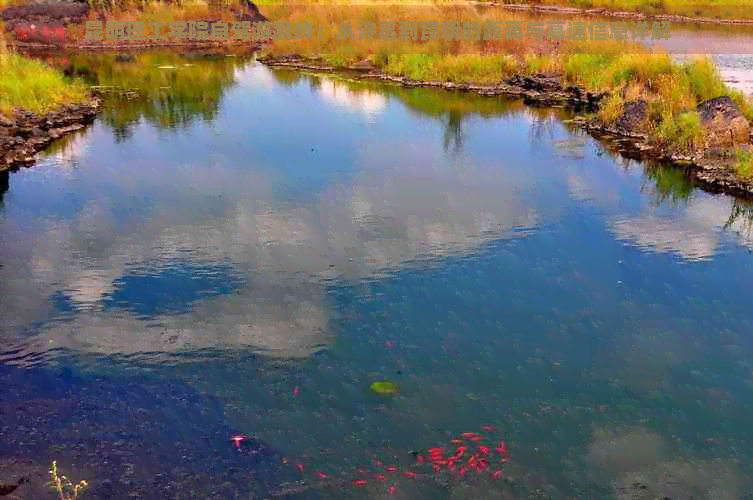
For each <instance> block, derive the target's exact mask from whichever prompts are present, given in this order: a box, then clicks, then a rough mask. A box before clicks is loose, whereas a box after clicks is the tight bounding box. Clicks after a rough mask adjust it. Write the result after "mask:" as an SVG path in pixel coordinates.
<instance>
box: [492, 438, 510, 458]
mask: <svg viewBox="0 0 753 500" xmlns="http://www.w3.org/2000/svg"><path fill="white" fill-rule="evenodd" d="M494 451H496V452H497V453H499V454H500V455H507V445H506V444H505V442H504V441H500V442H499V446H497V448H496V449H495V450H494Z"/></svg>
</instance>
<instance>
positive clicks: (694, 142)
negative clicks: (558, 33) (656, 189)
mask: <svg viewBox="0 0 753 500" xmlns="http://www.w3.org/2000/svg"><path fill="white" fill-rule="evenodd" d="M262 11H263V13H264V14H265V15H266V16H267V17H268V18H270V19H285V20H288V21H290V22H291V23H298V22H310V23H311V24H313V25H314V26H324V29H323V33H321V35H320V36H319V37H314V38H313V39H312V40H306V39H303V40H274V41H272V42H271V43H270V45H269V46H268V47H267V48H266V49H265V51H264V54H263V55H262V57H261V58H260V59H261V61H263V62H265V63H266V64H270V65H277V66H287V67H291V68H300V69H308V70H313V71H346V72H354V74H355V75H356V77H357V78H368V79H379V80H383V81H390V82H393V83H398V84H401V85H407V86H429V87H440V88H444V89H447V90H463V91H468V92H475V93H477V94H481V95H504V96H507V97H512V98H522V99H524V100H525V101H526V102H527V103H529V104H535V105H539V106H551V105H566V106H568V107H572V108H574V109H576V110H577V111H579V112H582V113H584V114H585V115H584V116H583V120H581V123H582V127H583V128H587V129H588V130H589V131H590V132H592V133H594V134H599V135H600V136H602V137H604V138H613V139H614V140H619V141H622V142H623V143H625V147H624V149H625V150H626V151H627V150H630V151H629V154H630V155H632V156H633V157H634V156H635V155H636V151H638V152H639V153H640V156H641V157H642V158H651V159H654V160H657V161H670V162H673V163H678V164H682V165H683V166H685V167H686V168H692V169H695V170H696V171H699V172H703V174H702V176H701V177H702V179H703V180H704V182H705V183H706V184H710V185H714V186H716V188H717V189H723V188H726V187H728V188H729V189H731V190H734V191H736V192H737V193H738V194H740V193H741V192H745V193H747V194H751V195H753V182H751V178H750V175H751V173H750V170H751V169H750V166H749V163H750V161H749V154H750V149H751V138H750V131H751V125H750V120H751V119H753V103H752V102H751V100H750V98H747V97H746V96H744V95H743V94H742V93H741V92H736V91H734V90H732V89H730V88H728V87H727V86H726V85H725V84H724V82H723V81H722V79H721V77H720V75H719V73H718V71H717V69H716V67H715V66H714V64H713V62H712V61H711V60H710V59H707V58H702V59H695V60H692V61H690V62H687V63H684V64H678V63H676V62H674V61H673V60H672V58H671V57H670V56H669V55H668V54H663V53H656V52H651V51H650V50H649V49H647V48H646V47H644V46H641V45H638V44H635V43H631V42H628V41H623V42H618V41H614V40H610V41H573V40H562V41H558V40H546V39H543V40H536V39H533V38H527V39H522V40H505V39H504V38H503V39H500V40H463V39H455V40H447V39H444V40H443V39H437V40H430V41H424V42H421V41H411V40H379V39H376V37H374V38H373V39H364V38H363V37H353V38H351V39H349V40H348V41H347V43H345V42H343V41H342V40H341V37H340V33H339V26H340V24H341V22H347V21H351V23H352V24H353V25H354V26H355V25H357V24H358V23H359V22H361V21H363V20H368V21H369V22H373V23H375V24H378V23H380V22H382V21H386V20H388V19H389V20H390V21H393V20H394V21H398V22H399V21H400V20H406V21H407V20H410V21H419V22H420V21H440V22H442V21H457V20H463V21H466V20H467V21H475V22H476V23H478V24H479V25H483V24H484V23H487V22H500V23H504V22H505V21H517V20H521V21H524V20H526V19H527V18H526V17H524V16H521V15H519V14H515V13H510V12H505V11H503V10H500V9H487V10H483V11H479V10H478V9H474V8H472V7H470V6H465V7H464V6H457V5H456V6H451V7H448V6H438V5H435V6H421V7H407V6H390V7H385V6H377V5H370V6H364V5H358V6H352V5H351V6H347V7H346V6H334V5H313V4H311V5H296V6H280V5H263V6H262ZM459 38H460V37H459ZM730 130H731V131H733V132H732V133H730V132H729V131H730ZM628 143H629V145H628ZM733 181H734V182H733Z"/></svg>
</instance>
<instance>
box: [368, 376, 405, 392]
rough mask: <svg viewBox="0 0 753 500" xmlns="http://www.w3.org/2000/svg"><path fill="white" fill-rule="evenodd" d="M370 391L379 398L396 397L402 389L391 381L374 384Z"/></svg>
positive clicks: (380, 381)
mask: <svg viewBox="0 0 753 500" xmlns="http://www.w3.org/2000/svg"><path fill="white" fill-rule="evenodd" d="M369 389H370V390H371V392H373V393H374V394H376V395H377V396H396V395H397V394H398V392H400V387H399V386H398V385H397V384H396V383H395V382H391V381H389V380H378V381H376V382H372V383H371V385H370V386H369Z"/></svg>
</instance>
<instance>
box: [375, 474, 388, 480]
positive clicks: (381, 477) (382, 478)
mask: <svg viewBox="0 0 753 500" xmlns="http://www.w3.org/2000/svg"><path fill="white" fill-rule="evenodd" d="M374 479H376V480H377V481H384V480H386V479H387V476H385V475H384V474H374Z"/></svg>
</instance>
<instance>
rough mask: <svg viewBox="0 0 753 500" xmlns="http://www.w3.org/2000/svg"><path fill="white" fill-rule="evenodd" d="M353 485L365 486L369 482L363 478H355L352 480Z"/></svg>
mask: <svg viewBox="0 0 753 500" xmlns="http://www.w3.org/2000/svg"><path fill="white" fill-rule="evenodd" d="M352 483H353V486H366V485H367V484H369V482H368V481H367V480H365V479H356V480H354V481H353V482H352Z"/></svg>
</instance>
